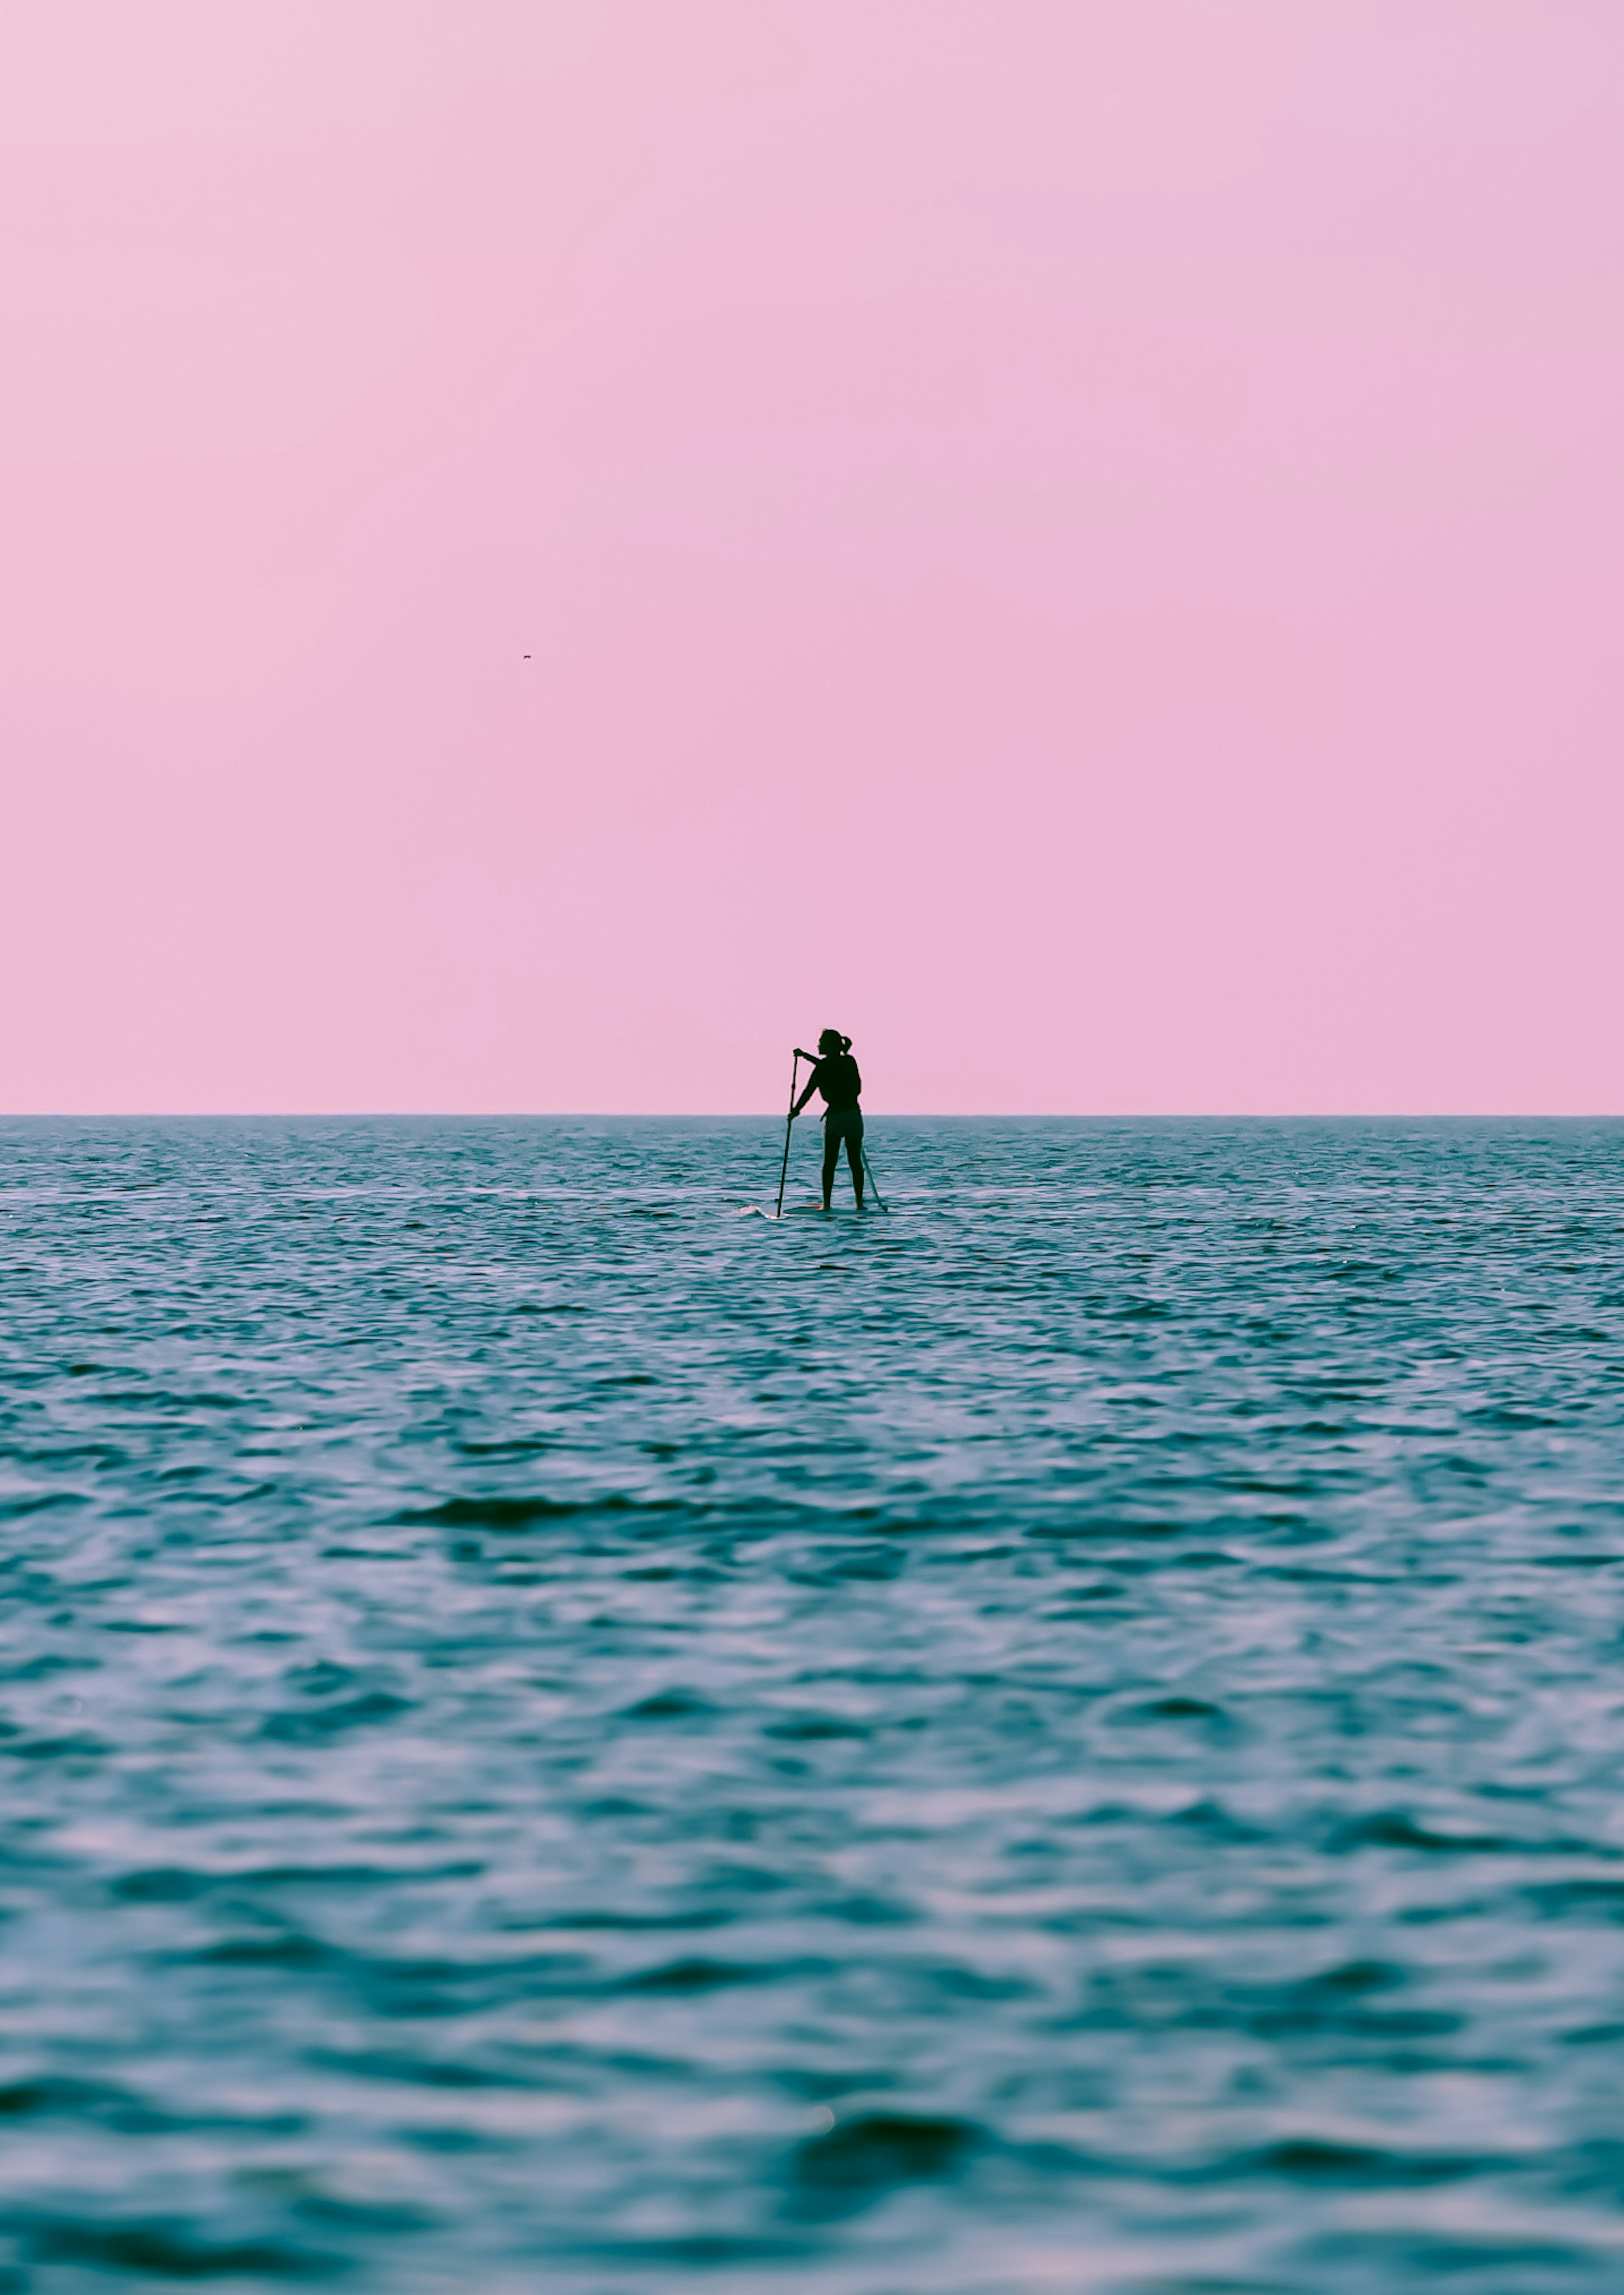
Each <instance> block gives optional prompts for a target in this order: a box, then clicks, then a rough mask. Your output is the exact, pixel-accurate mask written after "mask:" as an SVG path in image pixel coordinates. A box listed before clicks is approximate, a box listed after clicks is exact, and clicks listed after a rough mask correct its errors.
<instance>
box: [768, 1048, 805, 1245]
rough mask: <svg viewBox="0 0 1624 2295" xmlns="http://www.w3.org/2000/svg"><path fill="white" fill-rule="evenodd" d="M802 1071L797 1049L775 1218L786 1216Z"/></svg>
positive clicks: (791, 1076) (785, 1126) (792, 1064)
mask: <svg viewBox="0 0 1624 2295" xmlns="http://www.w3.org/2000/svg"><path fill="white" fill-rule="evenodd" d="M800 1073H801V1055H800V1053H799V1051H798V1050H797V1052H796V1056H795V1058H794V1059H793V1060H791V1062H790V1063H789V1113H788V1115H787V1116H786V1117H785V1118H784V1160H783V1162H782V1164H779V1207H778V1209H777V1211H775V1212H774V1213H773V1214H772V1216H773V1218H774V1219H782V1218H783V1216H784V1181H785V1180H786V1179H788V1176H789V1132H790V1127H791V1126H792V1125H793V1123H795V1120H796V1080H797V1079H798V1077H799V1075H800Z"/></svg>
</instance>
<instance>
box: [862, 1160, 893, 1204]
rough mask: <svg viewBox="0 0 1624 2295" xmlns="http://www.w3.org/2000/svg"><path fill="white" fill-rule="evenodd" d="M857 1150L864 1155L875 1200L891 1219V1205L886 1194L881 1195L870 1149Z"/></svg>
mask: <svg viewBox="0 0 1624 2295" xmlns="http://www.w3.org/2000/svg"><path fill="white" fill-rule="evenodd" d="M857 1152H858V1154H859V1155H860V1156H861V1157H862V1167H863V1170H864V1171H865V1172H867V1174H868V1179H869V1186H870V1187H871V1188H873V1189H874V1200H875V1202H876V1203H877V1205H879V1207H880V1209H881V1211H883V1212H884V1213H885V1217H886V1218H887V1219H889V1218H890V1216H891V1206H890V1205H889V1204H888V1203H887V1202H886V1201H885V1197H884V1196H882V1195H881V1193H880V1191H879V1188H878V1186H877V1183H876V1180H875V1177H874V1166H873V1164H870V1163H869V1151H868V1149H867V1148H866V1147H860V1148H859V1149H858V1151H857Z"/></svg>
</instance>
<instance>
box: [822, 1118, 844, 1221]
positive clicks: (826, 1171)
mask: <svg viewBox="0 0 1624 2295" xmlns="http://www.w3.org/2000/svg"><path fill="white" fill-rule="evenodd" d="M839 1161H840V1134H839V1133H838V1132H837V1131H830V1130H829V1128H828V1124H825V1125H824V1127H823V1208H824V1210H825V1211H828V1207H829V1197H831V1196H832V1195H833V1194H834V1192H835V1166H836V1164H838V1163H839Z"/></svg>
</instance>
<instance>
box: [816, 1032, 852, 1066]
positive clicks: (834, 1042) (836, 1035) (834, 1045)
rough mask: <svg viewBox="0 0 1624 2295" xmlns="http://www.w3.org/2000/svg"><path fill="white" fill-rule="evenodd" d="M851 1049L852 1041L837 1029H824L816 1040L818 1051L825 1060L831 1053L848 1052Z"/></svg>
mask: <svg viewBox="0 0 1624 2295" xmlns="http://www.w3.org/2000/svg"><path fill="white" fill-rule="evenodd" d="M818 1049H819V1051H820V1053H821V1055H822V1057H823V1058H825V1059H826V1060H827V1059H828V1057H829V1055H830V1054H831V1053H832V1052H849V1051H850V1050H851V1049H852V1039H851V1038H850V1036H843V1035H842V1034H841V1033H840V1031H839V1029H838V1028H826V1029H825V1030H824V1031H823V1033H822V1034H821V1035H820V1037H819V1039H818Z"/></svg>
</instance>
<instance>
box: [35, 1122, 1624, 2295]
mask: <svg viewBox="0 0 1624 2295" xmlns="http://www.w3.org/2000/svg"><path fill="white" fill-rule="evenodd" d="M779 1136H781V1135H777V1134H775V1132H774V1130H773V1127H772V1126H771V1123H746V1122H742V1121H726V1122H724V1121H715V1122H708V1121H698V1120H696V1121H691V1122H675V1121H653V1120H650V1121H641V1122H611V1121H603V1122H589V1121H565V1120H553V1121H540V1120H537V1121H528V1122H520V1121H517V1120H515V1121H498V1120H492V1121H488V1122H480V1123H473V1122H469V1123H452V1122H445V1123H437V1122H436V1123H428V1122H424V1123H407V1122H375V1123H363V1122H340V1121H332V1122H310V1123H273V1122H265V1123H224V1122H222V1123H178V1122H175V1123H157V1122H154V1123H133V1122H129V1123H113V1122H106V1123H92V1122H84V1123H11V1124H9V1125H5V1126H3V1127H0V1250H3V1253H4V1268H5V1273H4V1318H3V1325H4V1417H3V1419H0V1514H3V1515H4V1536H3V1540H0V1560H3V1561H4V1578H3V1579H0V1588H3V1589H4V1613H3V1615H4V1643H3V1651H4V1665H3V1672H4V1695H3V1696H0V1728H3V1731H4V1735H3V1736H0V1754H3V1755H4V1794H3V1796H0V1910H3V1911H4V1915H5V1918H4V1925H3V1926H0V1945H3V1947H4V1964H3V1972H0V2216H3V2218H4V2233H3V2234H0V2287H3V2288H4V2289H11V2290H24V2289H26V2290H29V2291H36V2290H37V2291H39V2295H78V2291H91V2290H93V2289H100V2288H104V2287H106V2286H107V2285H109V2284H110V2283H118V2284H123V2285H137V2284H153V2285H155V2286H163V2285H167V2284H175V2285H179V2284H181V2283H188V2284H195V2283H198V2282H200V2281H208V2282H212V2283H219V2284H222V2285H224V2286H227V2287H232V2286H236V2287H241V2288H256V2289H257V2288H271V2287H274V2286H277V2285H280V2284H282V2283H284V2282H291V2281H296V2280H300V2279H310V2280H316V2281H319V2280H321V2279H322V2278H323V2277H325V2276H329V2275H331V2278H332V2279H333V2280H334V2281H335V2282H336V2283H342V2284H344V2285H347V2286H349V2287H355V2288H359V2289H365V2290H369V2291H371V2290H378V2291H380V2295H382V2291H388V2295H396V2291H399V2295H412V2291H414V2290H443V2289H444V2290H450V2289H453V2288H455V2289H465V2290H468V2291H470V2295H509V2291H520V2290H524V2291H536V2290H542V2289H545V2290H546V2291H548V2295H620V2291H625V2295H649V2291H656V2290H657V2291H666V2290H681V2289H683V2288H686V2287H688V2286H690V2284H698V2283H706V2284H707V2285H714V2286H717V2287H721V2288H735V2289H739V2290H750V2291H755V2290H768V2291H773V2295H777V2291H783V2295H923V2291H948V2295H969V2291H981V2295H1002V2291H1016V2290H1019V2291H1026V2290H1046V2291H1067V2295H1072V2291H1077V2295H1097V2291H1098V2295H1119V2291H1121V2295H1126V2291H1135V2295H1152V2291H1154V2295H1172V2291H1187V2295H1196V2291H1203V2295H1219V2291H1224V2295H1243V2291H1245V2295H1251V2291H1282V2295H1285V2291H1290V2295H1297V2291H1310V2290H1311V2291H1314V2295H1344V2291H1346V2295H1351V2291H1355V2290H1358V2291H1366V2290H1369V2291H1372V2295H1375V2291H1381V2295H1391V2291H1408V2290H1411V2289H1416V2288H1421V2287H1427V2288H1432V2287H1443V2288H1446V2289H1448V2288H1459V2289H1463V2290H1470V2291H1472V2295H1565V2291H1569V2290H1584V2291H1591V2290H1595V2291H1602V2290H1608V2291H1616V2290H1617V2289H1618V2288H1619V2287H1620V2286H1621V2285H1624V1644H1621V1641H1620V1623H1621V1621H1624V1574H1621V1572H1624V1462H1621V1453H1620V1417H1621V1416H1624V1413H1621V1409H1620V1403H1621V1399H1624V1384H1621V1378H1624V1370H1621V1359H1620V1341H1621V1339H1624V1279H1621V1278H1624V1261H1621V1251H1620V1217H1621V1215H1624V1128H1620V1127H1618V1126H1608V1125H1602V1124H1567V1125H1558V1124H1544V1125H1541V1124H1532V1123H1494V1124H1491V1123H1343V1124H1332V1123H1140V1124H1134V1123H1092V1124H1090V1123H1060V1122H1032V1123H1015V1122H981V1123H942V1122H925V1121H918V1120H914V1121H906V1122H905V1121H902V1120H896V1121H893V1122H889V1123H886V1122H883V1121H882V1122H876V1123H874V1124H873V1125H872V1126H871V1134H870V1140H871V1145H872V1147H873V1148H874V1152H875V1158H876V1162H877V1164H878V1166H879V1172H880V1181H881V1185H882V1186H883V1187H884V1188H885V1190H886V1194H887V1197H888V1198H889V1200H890V1202H891V1205H892V1211H891V1215H890V1216H889V1218H885V1217H881V1216H879V1215H877V1214H870V1215H869V1217H868V1218H867V1219H866V1220H863V1221H859V1220H858V1219H857V1218H856V1217H855V1216H853V1214H852V1213H850V1212H849V1210H848V1211H847V1212H846V1213H845V1214H844V1215H842V1216H838V1217H836V1219H834V1220H832V1221H823V1220H821V1219H820V1218H819V1217H817V1216H816V1215H813V1214H809V1213H806V1212H805V1211H804V1210H803V1209H800V1208H799V1207H800V1206H803V1205H805V1204H806V1202H807V1200H808V1183H809V1180H810V1178H811V1167H812V1157H813V1156H815V1153H816V1139H815V1136H814V1135H813V1134H812V1130H811V1127H810V1126H808V1127H807V1129H806V1131H804V1132H802V1133H800V1134H798V1135H797V1137H798V1144H799V1147H800V1154H801V1156H802V1158H803V1159H804V1160H803V1161H802V1163H801V1164H800V1165H799V1167H798V1171H797V1176H796V1180H795V1182H794V1183H792V1189H791V1202H792V1203H793V1204H794V1205H796V1206H797V1209H796V1215H795V1216H793V1217H787V1218H786V1219H785V1221H783V1223H782V1224H781V1225H779V1226H774V1225H772V1224H771V1223H770V1222H769V1221H765V1220H763V1218H761V1217H760V1216H759V1215H757V1214H753V1213H750V1211H749V1210H748V1208H747V1207H748V1206H750V1205H756V1206H760V1205H767V1206H769V1207H770V1206H771V1197H772V1190H773V1188H774V1185H775V1183H776V1178H777V1154H778V1141H779ZM848 1201H849V1198H848Z"/></svg>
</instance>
